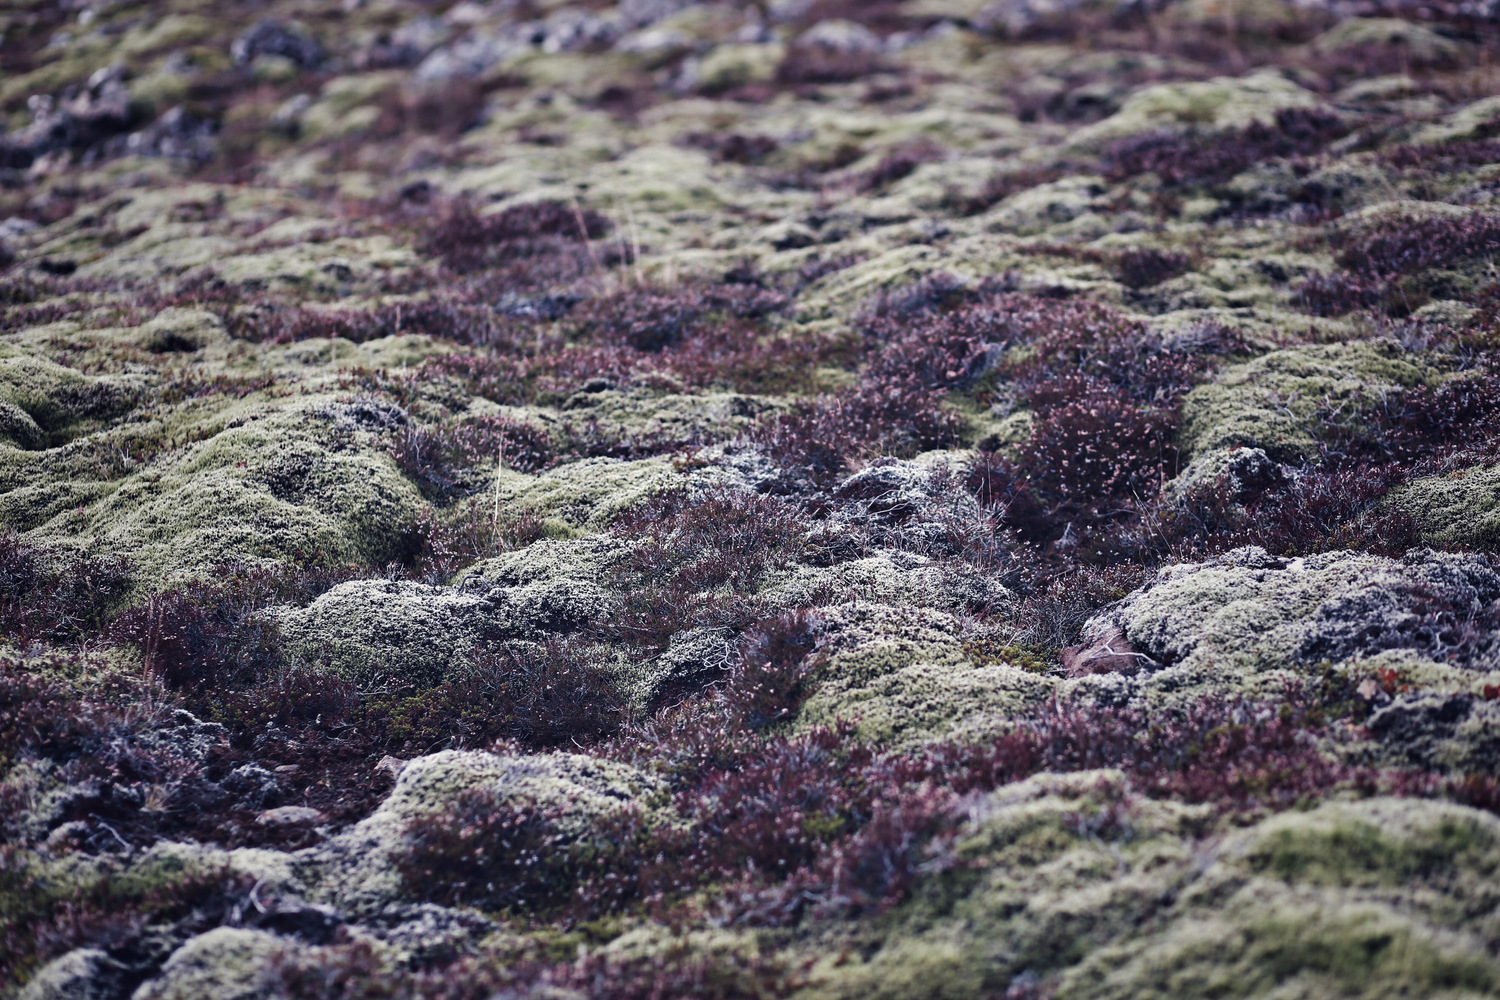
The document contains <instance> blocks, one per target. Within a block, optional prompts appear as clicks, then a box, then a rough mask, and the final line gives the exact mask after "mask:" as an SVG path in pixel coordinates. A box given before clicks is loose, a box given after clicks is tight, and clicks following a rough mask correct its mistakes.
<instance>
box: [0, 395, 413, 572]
mask: <svg viewBox="0 0 1500 1000" xmlns="http://www.w3.org/2000/svg"><path fill="white" fill-rule="evenodd" d="M205 423H206V424H207V426H206V427H205V426H204V424H202V423H200V424H199V425H198V426H197V427H196V428H194V429H193V431H192V432H191V433H190V439H191V436H199V435H201V436H205V437H206V440H202V441H201V442H200V443H197V444H191V445H189V446H187V447H185V448H182V449H181V450H179V451H176V452H175V453H173V452H169V453H168V454H167V455H166V456H163V457H162V458H159V459H157V460H156V462H154V463H153V464H152V465H151V466H150V467H148V468H146V469H144V470H142V471H140V472H135V473H133V474H130V475H128V476H127V477H126V478H125V479H124V480H122V481H120V482H119V483H118V484H117V485H116V484H109V485H108V487H107V489H105V490H103V491H102V492H103V495H102V496H101V497H100V498H99V499H98V500H97V501H96V502H94V503H91V504H88V505H85V506H81V508H80V509H65V510H63V511H61V512H59V514H58V515H57V516H54V517H52V518H50V519H49V520H47V521H46V522H44V523H42V524H39V525H36V526H35V527H34V528H33V529H32V530H33V531H34V532H35V533H36V534H37V535H38V536H39V537H42V538H48V539H56V540H58V541H68V540H76V539H81V538H97V539H98V540H99V542H98V544H100V545H101V546H103V547H104V548H105V549H107V550H113V551H116V552H118V553H120V554H122V555H128V556H129V558H130V559H131V561H132V562H133V563H134V564H135V566H136V568H137V571H138V574H139V577H140V579H141V582H142V584H143V585H146V586H149V585H153V584H154V585H160V584H161V583H162V582H165V581H167V580H172V579H183V578H187V577H195V576H196V577H202V576H207V575H208V574H209V573H210V572H211V571H212V570H213V569H214V568H215V567H218V566H222V565H225V564H241V565H252V566H254V565H289V564H301V565H307V564H313V565H317V564H323V565H349V564H351V563H352V564H365V565H371V564H373V565H377V566H383V565H384V564H385V563H386V562H388V561H389V560H391V559H392V558H395V557H396V556H397V555H399V554H400V553H401V551H402V548H403V545H404V544H405V543H404V541H403V537H404V532H405V530H406V529H407V527H408V526H409V525H410V524H411V523H412V522H413V521H414V520H415V518H416V516H417V512H418V511H419V510H420V509H421V507H422V498H421V495H420V494H419V493H418V491H417V489H416V487H415V486H414V485H413V484H412V483H411V482H410V481H409V480H407V479H405V478H404V477H403V476H402V475H401V474H400V472H399V471H398V470H397V469H396V466H395V463H394V462H393V461H392V459H391V458H390V456H389V454H387V453H386V452H385V451H384V449H383V448H379V447H378V445H376V444H375V442H373V441H371V440H370V439H369V436H368V435H361V436H351V435H349V434H346V433H344V432H342V431H341V430H340V428H339V427H338V426H337V423H338V421H337V414H336V413H335V412H334V411H333V410H324V409H322V408H319V407H317V406H309V407H306V408H287V409H276V408H273V407H269V406H255V405H248V406H241V407H239V408H238V412H237V413H232V414H223V415H219V416H218V418H217V420H214V419H212V418H211V419H210V420H209V421H206V422H205ZM216 424H217V426H215V425H216ZM183 430H184V431H186V430H187V429H186V428H184V429H183ZM180 433H181V432H180ZM37 471H38V472H40V473H42V474H44V475H45V473H46V472H47V471H48V470H47V469H46V467H45V466H39V467H37ZM25 496H26V494H25V493H18V492H17V491H12V493H11V494H5V495H3V496H0V509H3V508H4V507H5V506H6V505H7V504H8V503H11V502H16V501H19V500H23V499H24V498H25ZM16 515H17V516H18V517H19V516H21V513H20V512H19V511H17V512H16ZM6 516H7V517H9V516H10V515H9V514H7V515H6Z"/></svg>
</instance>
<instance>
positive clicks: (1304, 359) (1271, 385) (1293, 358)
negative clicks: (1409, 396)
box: [1180, 340, 1436, 462]
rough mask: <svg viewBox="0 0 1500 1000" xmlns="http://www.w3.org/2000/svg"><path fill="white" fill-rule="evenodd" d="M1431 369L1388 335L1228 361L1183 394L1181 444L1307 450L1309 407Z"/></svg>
mask: <svg viewBox="0 0 1500 1000" xmlns="http://www.w3.org/2000/svg"><path fill="white" fill-rule="evenodd" d="M1434 378H1436V373H1435V372H1434V371H1433V370H1432V369H1431V368H1430V367H1428V366H1427V365H1426V364H1425V363H1424V362H1423V360H1422V359H1421V358H1419V357H1416V356H1413V355H1409V354H1407V353H1406V352H1405V351H1404V350H1402V348H1401V347H1400V346H1399V345H1397V344H1395V343H1394V342H1391V341H1381V340H1377V341H1358V342H1353V343H1346V344H1315V345H1309V346H1306V347H1293V348H1287V349H1285V350H1280V351H1272V352H1271V353H1269V354H1265V355H1262V356H1261V357H1258V358H1256V359H1255V360H1253V361H1247V362H1245V363H1243V364H1239V365H1233V366H1230V367H1228V368H1225V369H1224V370H1223V371H1222V372H1220V373H1219V376H1218V378H1216V379H1215V380H1214V381H1213V382H1212V383H1210V384H1208V385H1201V386H1199V387H1198V388H1196V389H1194V390H1193V391H1192V392H1190V393H1188V395H1187V397H1186V399H1184V400H1183V405H1182V415H1183V427H1182V432H1181V437H1180V443H1181V447H1182V448H1183V450H1184V451H1185V452H1187V453H1188V454H1189V455H1198V454H1200V453H1202V452H1204V451H1206V450H1208V449H1210V448H1225V447H1234V446H1244V447H1250V448H1263V449H1265V451H1266V452H1267V453H1268V454H1269V455H1270V456H1271V457H1272V458H1274V459H1276V460H1277V461H1283V462H1300V461H1303V460H1305V459H1307V458H1310V457H1312V455H1313V454H1314V451H1315V446H1316V442H1315V440H1314V437H1313V433H1314V431H1315V430H1317V429H1318V427H1319V426H1320V425H1319V423H1318V421H1317V419H1316V414H1318V412H1319V411H1320V410H1321V409H1322V408H1323V407H1325V406H1327V407H1337V406H1338V405H1339V404H1340V403H1347V402H1348V401H1350V400H1352V399H1353V398H1354V397H1355V396H1356V395H1363V396H1377V395H1378V394H1379V393H1381V392H1388V391H1390V390H1392V389H1395V388H1398V387H1407V388H1410V387H1412V386H1416V385H1421V384H1423V383H1426V382H1429V381H1431V380H1433V379H1434Z"/></svg>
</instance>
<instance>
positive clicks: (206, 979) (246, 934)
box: [134, 927, 296, 1000]
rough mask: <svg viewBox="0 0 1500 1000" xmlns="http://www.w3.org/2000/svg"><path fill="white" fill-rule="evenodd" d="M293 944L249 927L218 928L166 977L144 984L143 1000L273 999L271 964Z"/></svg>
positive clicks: (174, 961)
mask: <svg viewBox="0 0 1500 1000" xmlns="http://www.w3.org/2000/svg"><path fill="white" fill-rule="evenodd" d="M295 947H296V946H295V944H294V943H293V942H290V941H287V940H286V939H284V938H280V937H277V936H276V935H274V934H268V933H266V932H265V931H258V930H251V929H249V928H246V927H216V928H215V929H213V930H211V931H208V932H206V933H204V934H199V935H198V936H197V937H194V938H190V939H189V940H188V941H187V943H185V944H184V945H183V946H182V947H181V948H178V949H177V950H176V951H174V952H173V953H172V955H171V957H170V958H168V959H167V961H166V964H165V965H163V966H162V967H161V972H160V973H159V974H158V975H157V976H156V977H155V978H153V979H150V980H148V981H147V982H145V983H142V984H141V986H140V988H139V989H137V990H136V992H135V994H134V996H135V997H138V998H139V1000H199V998H202V997H223V998H224V1000H259V998H262V997H270V996H273V995H274V992H273V986H272V983H271V980H270V975H269V973H270V971H271V963H272V961H273V960H274V959H275V958H277V957H278V956H280V955H282V954H283V953H285V952H288V951H291V950H292V949H294V948H295Z"/></svg>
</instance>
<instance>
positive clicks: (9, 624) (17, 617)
mask: <svg viewBox="0 0 1500 1000" xmlns="http://www.w3.org/2000/svg"><path fill="white" fill-rule="evenodd" d="M130 582H131V567H130V564H129V562H128V561H126V560H124V559H121V558H118V557H105V556H98V555H93V554H90V553H88V552H81V553H49V552H46V551H45V550H43V549H41V548H39V547H37V546H36V545H34V544H32V543H30V542H28V541H26V540H25V539H23V538H22V537H21V536H20V535H18V534H16V533H15V532H14V531H10V530H3V531H0V633H3V634H4V635H6V636H7V637H8V638H9V639H10V640H11V641H12V642H14V643H16V644H17V645H18V646H20V647H21V648H23V649H24V648H26V647H28V646H31V645H32V644H35V643H65V642H71V641H73V640H74V639H76V638H77V637H79V636H80V635H82V634H83V633H85V632H87V631H90V630H93V629H97V628H98V627H99V626H101V625H103V624H104V622H105V621H106V620H107V617H108V615H109V613H110V612H111V611H112V610H113V609H114V608H115V607H116V606H117V605H118V604H119V602H120V599H121V598H122V597H124V595H125V593H126V591H127V590H128V589H129V586H130Z"/></svg>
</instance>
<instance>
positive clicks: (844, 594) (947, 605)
mask: <svg viewBox="0 0 1500 1000" xmlns="http://www.w3.org/2000/svg"><path fill="white" fill-rule="evenodd" d="M761 593H762V596H764V597H766V598H768V599H770V600H771V601H773V602H774V603H775V604H776V605H777V606H779V607H784V608H795V607H804V606H809V605H814V604H819V603H822V602H824V601H827V600H829V599H830V598H839V599H843V600H862V601H874V602H878V603H884V604H889V605H893V606H910V607H918V608H924V607H925V608H936V609H938V610H941V611H950V612H960V613H961V612H966V611H971V610H980V609H982V608H989V609H991V610H993V609H994V608H996V607H998V606H1000V605H1002V604H1005V603H1008V602H1009V600H1010V597H1011V594H1010V592H1009V591H1008V590H1006V589H1005V587H1004V586H1003V585H1002V584H1000V583H999V581H997V580H994V579H993V578H992V577H991V576H990V575H989V574H986V573H983V572H979V571H965V570H964V569H963V568H960V567H954V566H950V565H938V564H934V563H930V562H929V561H928V560H923V559H919V558H916V557H912V556H909V555H907V554H905V553H902V552H897V551H889V552H878V553H876V554H874V555H871V556H867V557H865V558H863V559H853V560H850V561H849V562H842V563H838V564H836V565H834V566H829V567H818V566H806V565H798V566H793V567H791V568H789V569H787V570H784V571H782V572H780V573H778V574H775V575H773V576H772V577H771V578H770V579H769V580H768V581H767V582H766V585H765V588H764V590H763V591H762V592H761Z"/></svg>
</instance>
